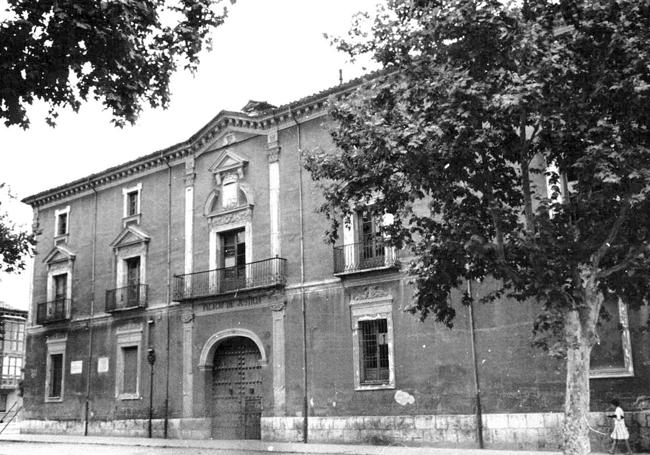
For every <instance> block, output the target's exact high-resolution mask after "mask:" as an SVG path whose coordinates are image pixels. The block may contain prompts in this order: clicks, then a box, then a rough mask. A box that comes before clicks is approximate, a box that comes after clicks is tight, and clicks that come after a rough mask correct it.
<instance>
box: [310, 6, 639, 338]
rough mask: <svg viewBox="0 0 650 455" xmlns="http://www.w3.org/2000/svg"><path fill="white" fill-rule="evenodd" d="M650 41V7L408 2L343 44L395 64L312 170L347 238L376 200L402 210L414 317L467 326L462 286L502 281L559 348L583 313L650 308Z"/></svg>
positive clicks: (345, 105)
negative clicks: (350, 225) (573, 315)
mask: <svg viewBox="0 0 650 455" xmlns="http://www.w3.org/2000/svg"><path fill="white" fill-rule="evenodd" d="M649 42H650V1H648V0H634V1H624V0H619V1H614V0H589V1H586V0H585V1H580V0H576V1H570V2H569V1H567V2H564V1H562V2H559V3H558V2H554V1H553V2H551V1H544V0H538V1H528V2H524V3H523V5H522V4H521V3H519V4H504V2H501V1H497V0H484V1H476V2H475V1H463V0H429V1H427V0H419V1H418V0H414V1H404V0H390V1H389V2H388V4H387V6H386V8H384V9H383V11H381V12H380V13H379V14H378V15H377V16H376V17H375V18H374V20H373V22H372V23H371V24H370V32H369V31H368V27H367V26H366V25H364V22H363V21H358V22H357V23H356V25H355V27H354V28H353V29H352V30H351V32H350V36H349V37H348V38H347V39H339V40H338V41H337V44H338V46H339V47H340V48H341V49H343V50H345V51H347V52H349V53H350V54H351V55H352V56H357V55H359V54H363V53H368V52H369V53H372V55H373V56H374V58H375V59H376V60H377V61H378V62H379V63H381V64H382V66H383V67H384V70H383V71H382V72H380V73H379V74H376V75H374V76H373V77H370V78H369V79H368V80H367V82H365V83H364V84H363V85H362V86H360V87H359V89H358V90H356V92H355V93H353V94H352V95H350V96H348V97H346V98H345V99H343V100H342V101H340V102H337V103H335V104H333V105H332V108H331V115H332V116H333V118H334V120H335V122H336V127H335V128H334V130H333V132H332V137H333V140H334V143H335V145H336V151H335V152H333V153H323V152H314V153H313V154H312V155H311V156H310V157H309V159H308V161H307V168H308V169H309V171H310V172H311V174H312V176H313V178H315V179H316V180H320V181H321V182H322V185H323V186H324V189H325V198H326V202H325V204H324V206H323V211H324V212H325V213H326V214H327V215H328V216H329V217H330V220H331V222H332V229H331V231H330V236H331V237H332V239H334V238H336V235H337V230H338V228H339V223H340V220H342V219H345V218H346V217H348V218H349V216H351V214H352V213H353V212H354V210H355V209H356V208H358V207H360V206H367V209H368V210H370V211H371V212H372V213H374V215H375V216H377V217H380V216H381V215H383V214H385V213H391V214H393V215H394V222H393V224H392V225H390V226H386V227H384V228H383V229H384V234H385V235H388V236H390V239H391V241H392V242H393V243H394V244H395V245H397V246H403V245H406V246H408V247H409V248H410V249H411V250H412V251H413V252H414V255H415V258H416V259H415V260H414V261H413V262H412V263H411V265H410V273H411V274H412V275H413V277H414V280H415V284H416V286H417V293H416V296H415V300H414V303H413V307H412V311H413V312H418V313H419V314H420V315H421V317H422V318H426V317H427V316H428V315H432V316H434V317H435V318H436V319H437V320H438V321H441V322H443V323H445V324H447V325H448V326H451V325H452V324H453V318H454V315H455V309H454V308H453V306H452V303H451V300H450V299H449V295H450V292H451V290H452V289H453V288H457V287H459V286H461V285H462V284H463V282H464V280H467V279H473V280H483V279H485V278H487V277H488V276H492V277H494V278H495V280H496V282H497V283H499V284H500V286H499V287H498V289H497V290H496V291H494V292H493V293H491V294H489V295H487V296H484V300H491V299H495V298H499V297H501V296H504V295H505V296H508V297H513V298H516V299H518V300H527V299H531V298H534V300H536V301H537V302H539V305H540V311H539V317H538V319H537V321H536V323H535V329H536V333H537V334H538V337H539V338H538V340H537V341H538V342H539V343H540V344H541V345H542V346H544V347H553V348H554V349H555V348H558V345H556V344H552V343H551V342H550V341H549V340H557V338H558V337H560V335H561V333H562V329H563V321H564V315H565V314H566V312H567V311H578V312H580V314H581V317H583V316H584V317H585V318H586V317H587V315H588V314H589V313H590V312H592V313H593V312H594V311H595V312H596V314H598V312H599V311H601V306H600V304H601V303H602V299H603V298H605V297H608V296H610V297H614V298H615V297H621V298H623V299H624V300H625V301H626V302H628V303H629V304H631V305H635V304H639V303H641V302H642V301H643V300H644V299H646V298H647V297H648V293H649V291H650V287H649V286H648V277H649V276H650V249H649V245H648V240H649V239H648V228H649V226H650V218H649V216H650V215H649V214H650V200H649V199H648V191H650V153H649V151H650V150H649V146H650V132H649V130H648V127H649V123H650V117H649V115H650V111H648V109H647V106H649V105H650V54H649V52H650V48H649V47H648V45H647V43H649ZM563 175H564V176H568V178H569V180H571V182H570V183H571V184H570V185H568V184H567V179H565V178H562V176H563ZM547 188H548V190H549V191H547ZM569 193H570V194H569ZM594 290H596V292H597V294H598V295H599V296H600V298H598V299H594V298H593V296H594V292H593V291H594ZM596 319H597V318H596ZM552 335H556V336H552ZM553 343H554V342H553ZM560 349H561V348H560Z"/></svg>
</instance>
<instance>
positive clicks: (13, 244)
mask: <svg viewBox="0 0 650 455" xmlns="http://www.w3.org/2000/svg"><path fill="white" fill-rule="evenodd" d="M0 190H4V191H3V193H5V195H6V197H3V198H2V199H5V200H7V199H13V198H14V196H13V195H12V194H11V193H10V192H9V191H7V190H6V188H5V184H4V183H0ZM0 205H1V204H0ZM35 245H36V239H35V236H34V234H33V233H29V232H26V231H24V230H22V229H20V228H18V227H16V226H15V224H13V223H12V222H11V221H9V219H8V216H7V213H6V212H4V211H0V272H6V273H13V272H20V271H21V270H23V269H24V268H25V258H26V257H27V256H29V255H31V254H32V253H33V250H34V246H35Z"/></svg>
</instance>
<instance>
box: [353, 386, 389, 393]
mask: <svg viewBox="0 0 650 455" xmlns="http://www.w3.org/2000/svg"><path fill="white" fill-rule="evenodd" d="M394 388H395V384H361V385H358V386H356V387H355V388H354V390H356V391H357V392H363V391H366V390H392V389H394Z"/></svg>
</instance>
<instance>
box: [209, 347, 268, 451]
mask: <svg viewBox="0 0 650 455" xmlns="http://www.w3.org/2000/svg"><path fill="white" fill-rule="evenodd" d="M259 358H260V352H259V350H258V348H257V346H256V345H255V343H254V342H253V341H252V340H251V339H249V338H245V337H233V338H229V339H227V340H225V341H224V342H223V343H221V345H219V347H218V348H217V350H216V352H215V354H214V363H213V365H214V367H213V371H212V378H213V382H212V438H214V439H260V418H261V416H262V374H261V373H262V371H261V367H260V364H259Z"/></svg>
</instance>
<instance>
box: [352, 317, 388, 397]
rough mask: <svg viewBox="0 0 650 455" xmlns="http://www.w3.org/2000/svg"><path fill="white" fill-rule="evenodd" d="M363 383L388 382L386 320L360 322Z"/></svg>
mask: <svg viewBox="0 0 650 455" xmlns="http://www.w3.org/2000/svg"><path fill="white" fill-rule="evenodd" d="M359 333H360V336H359V341H360V342H361V346H360V353H361V383H362V384H375V383H379V384H382V383H385V382H386V381H388V376H389V375H388V364H389V361H388V323H387V321H386V319H377V320H374V321H359Z"/></svg>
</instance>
